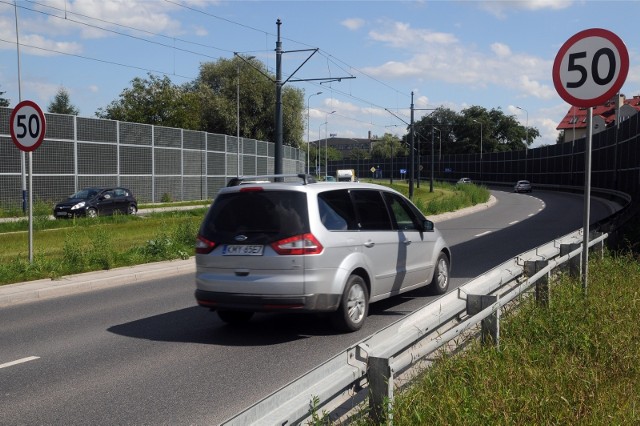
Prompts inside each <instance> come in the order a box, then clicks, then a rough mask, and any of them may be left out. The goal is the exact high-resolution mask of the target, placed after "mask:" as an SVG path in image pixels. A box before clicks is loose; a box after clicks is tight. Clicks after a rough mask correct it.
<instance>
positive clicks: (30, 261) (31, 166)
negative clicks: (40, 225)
mask: <svg viewBox="0 0 640 426" xmlns="http://www.w3.org/2000/svg"><path fill="white" fill-rule="evenodd" d="M32 154H33V153H32V152H31V151H29V191H28V193H29V263H33V155H32Z"/></svg>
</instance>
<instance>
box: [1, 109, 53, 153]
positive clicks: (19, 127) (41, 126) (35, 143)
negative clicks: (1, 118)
mask: <svg viewBox="0 0 640 426" xmlns="http://www.w3.org/2000/svg"><path fill="white" fill-rule="evenodd" d="M9 125H10V131H11V139H13V143H14V144H15V145H16V146H17V147H18V148H19V149H20V150H22V151H27V152H29V151H33V150H35V149H36V148H38V147H39V146H40V144H41V143H42V141H43V140H44V134H45V132H46V129H47V123H46V120H45V118H44V113H43V112H42V110H41V109H40V107H39V106H38V105H37V104H36V103H35V102H32V101H22V102H20V103H19V104H18V105H16V107H15V108H14V109H13V112H12V113H11V118H10V119H9Z"/></svg>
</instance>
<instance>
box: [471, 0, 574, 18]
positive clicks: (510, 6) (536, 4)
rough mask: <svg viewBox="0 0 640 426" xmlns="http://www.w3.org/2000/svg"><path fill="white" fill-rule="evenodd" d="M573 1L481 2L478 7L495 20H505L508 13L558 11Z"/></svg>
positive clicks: (570, 4)
mask: <svg viewBox="0 0 640 426" xmlns="http://www.w3.org/2000/svg"><path fill="white" fill-rule="evenodd" d="M574 3H575V1H573V0H519V1H482V2H480V7H481V8H482V9H484V10H486V11H487V12H489V13H490V14H492V15H494V16H495V17H496V18H499V19H505V18H506V17H507V15H508V12H510V11H518V10H532V11H536V10H544V9H550V10H560V9H566V8H569V7H571V6H572V5H573V4H574Z"/></svg>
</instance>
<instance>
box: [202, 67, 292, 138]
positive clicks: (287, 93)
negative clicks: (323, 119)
mask: <svg viewBox="0 0 640 426" xmlns="http://www.w3.org/2000/svg"><path fill="white" fill-rule="evenodd" d="M274 81H275V77H274V76H272V75H271V74H270V73H269V72H268V70H267V69H266V67H265V65H264V64H263V63H262V62H260V61H259V60H257V59H255V58H239V57H234V58H233V59H220V60H219V61H217V62H215V63H214V62H206V63H203V64H201V65H200V73H199V75H198V78H197V79H196V81H195V82H194V83H193V84H192V85H191V90H193V91H206V93H207V95H206V99H207V101H206V102H207V105H206V107H205V108H204V111H203V125H204V128H205V130H206V131H208V132H211V133H222V134H227V135H235V134H236V132H237V125H238V122H237V115H238V114H237V108H238V90H239V92H240V97H239V103H240V114H239V115H240V136H241V137H245V138H254V139H259V140H266V141H275V133H276V132H275V103H276V94H275V83H274ZM303 112H304V93H303V92H302V91H301V90H299V89H296V88H293V87H288V86H285V87H283V90H282V119H283V120H282V121H283V126H282V127H283V135H282V139H283V143H284V144H285V145H290V146H294V147H296V148H298V147H300V146H302V140H303V133H304V116H303Z"/></svg>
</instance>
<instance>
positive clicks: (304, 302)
mask: <svg viewBox="0 0 640 426" xmlns="http://www.w3.org/2000/svg"><path fill="white" fill-rule="evenodd" d="M195 296H196V300H197V302H198V305H200V306H203V307H206V308H210V309H234V310H242V311H254V312H279V311H280V312H282V311H287V312H288V311H303V312H331V311H335V310H336V309H338V306H339V304H340V298H341V296H340V295H339V294H309V295H303V296H299V295H296V296H286V295H256V294H233V293H219V292H213V291H206V290H196V292H195Z"/></svg>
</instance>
